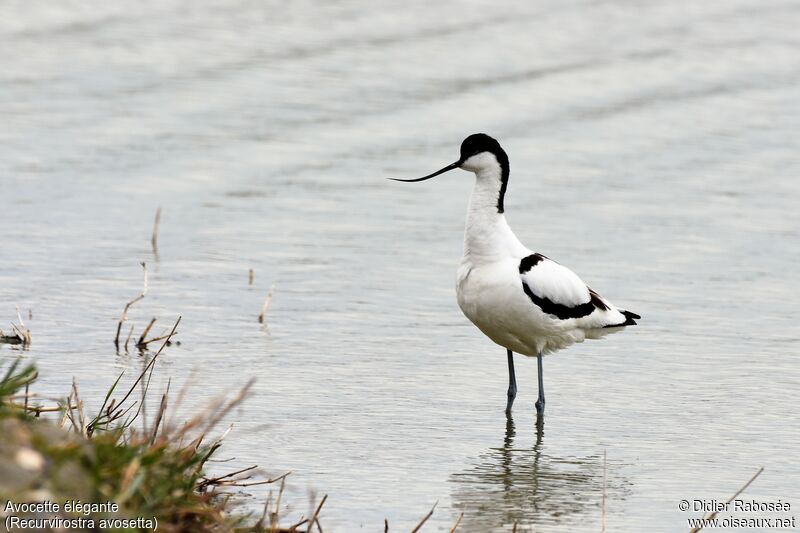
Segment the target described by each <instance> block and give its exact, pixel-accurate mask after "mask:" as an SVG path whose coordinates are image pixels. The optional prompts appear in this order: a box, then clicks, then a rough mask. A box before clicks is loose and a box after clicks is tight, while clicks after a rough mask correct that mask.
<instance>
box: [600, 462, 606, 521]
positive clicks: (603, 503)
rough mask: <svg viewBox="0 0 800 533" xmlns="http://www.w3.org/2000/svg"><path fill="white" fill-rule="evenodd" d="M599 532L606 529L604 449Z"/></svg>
mask: <svg viewBox="0 0 800 533" xmlns="http://www.w3.org/2000/svg"><path fill="white" fill-rule="evenodd" d="M600 509H601V510H600V533H605V531H606V451H605V450H603V500H602V504H601V506H600Z"/></svg>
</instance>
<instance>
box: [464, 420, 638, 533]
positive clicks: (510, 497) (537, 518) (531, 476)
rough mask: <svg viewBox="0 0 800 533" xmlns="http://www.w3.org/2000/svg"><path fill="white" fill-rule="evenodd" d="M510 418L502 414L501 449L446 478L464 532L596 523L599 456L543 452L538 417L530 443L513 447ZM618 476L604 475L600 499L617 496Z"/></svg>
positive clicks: (620, 492) (622, 485)
mask: <svg viewBox="0 0 800 533" xmlns="http://www.w3.org/2000/svg"><path fill="white" fill-rule="evenodd" d="M515 437H516V430H515V426H514V419H513V418H512V417H511V416H508V417H507V418H506V433H505V439H504V440H503V446H502V448H490V449H489V450H487V451H486V452H485V453H484V454H482V455H481V456H480V457H479V458H478V459H477V460H476V461H475V463H474V465H473V466H472V467H471V468H469V469H468V470H466V471H465V472H461V473H458V474H454V475H453V476H452V477H451V481H452V482H453V485H454V488H453V506H454V507H455V508H456V509H461V510H463V511H464V521H463V523H462V524H463V526H462V527H463V530H464V531H481V532H483V531H503V532H506V533H507V532H508V531H511V527H512V525H513V524H514V523H518V524H519V526H520V529H518V530H519V531H526V530H527V529H526V528H527V527H528V526H536V525H540V524H558V525H561V526H569V525H570V524H575V525H577V524H578V523H580V524H582V525H584V526H585V525H586V522H587V521H590V522H596V523H597V524H598V526H599V524H600V514H601V500H602V497H603V496H602V495H603V457H602V455H600V454H598V455H594V456H588V457H558V456H554V455H550V454H548V453H547V452H546V447H545V446H544V444H543V440H544V422H543V420H542V419H541V417H540V418H539V419H538V420H537V424H536V443H535V444H534V445H533V448H527V449H526V448H515V447H514V438H515ZM626 485H627V482H626V481H625V480H624V479H620V478H619V477H617V478H616V479H615V478H614V477H613V476H608V480H607V487H606V498H607V499H610V500H620V499H623V498H624V497H625V494H626V492H627V489H626Z"/></svg>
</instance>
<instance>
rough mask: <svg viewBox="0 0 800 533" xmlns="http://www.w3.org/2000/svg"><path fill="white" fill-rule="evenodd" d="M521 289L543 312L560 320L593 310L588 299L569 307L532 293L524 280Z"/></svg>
mask: <svg viewBox="0 0 800 533" xmlns="http://www.w3.org/2000/svg"><path fill="white" fill-rule="evenodd" d="M522 290H523V291H525V294H527V295H528V298H530V299H531V301H532V302H533V303H534V304H536V305H537V306H538V307H539V308H540V309H541V310H542V311H543V312H545V313H547V314H548V315H555V317H556V318H560V319H561V320H566V319H568V318H581V317H582V316H586V315H590V314H592V311H594V310H595V306H594V303H592V301H591V300H590V301H588V302H586V303H583V304H579V305H576V306H575V307H569V306H568V305H564V304H559V303H556V302H554V301H552V300H550V299H549V298H542V297H539V296H536V295H535V294H533V291H532V290H531V288H530V287H528V284H527V283H525V282H524V281H523V282H522Z"/></svg>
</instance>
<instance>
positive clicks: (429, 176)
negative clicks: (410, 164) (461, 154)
mask: <svg viewBox="0 0 800 533" xmlns="http://www.w3.org/2000/svg"><path fill="white" fill-rule="evenodd" d="M459 165H461V161H456V162H455V163H453V164H452V165H447V166H446V167H444V168H443V169H441V170H437V171H436V172H434V173H433V174H428V175H427V176H423V177H421V178H416V179H413V180H401V179H399V178H388V179H390V180H393V181H405V182H406V183H411V182H413V181H425V180H429V179H431V178H434V177H436V176H438V175H439V174H444V173H445V172H449V171H451V170H453V169H454V168H458V167H459Z"/></svg>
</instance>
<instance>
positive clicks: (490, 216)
mask: <svg viewBox="0 0 800 533" xmlns="http://www.w3.org/2000/svg"><path fill="white" fill-rule="evenodd" d="M455 168H461V169H463V170H468V171H470V172H474V173H475V187H474V189H473V190H472V196H471V198H470V201H469V207H468V209H467V223H466V228H465V230H464V256H463V257H462V258H461V264H460V266H459V268H458V276H457V284H456V293H457V295H458V305H459V307H461V311H463V313H464V315H466V317H467V318H468V319H469V320H470V321H471V322H472V323H473V324H475V325H476V326H477V327H478V329H480V330H481V331H482V332H483V333H484V334H485V335H486V336H487V337H489V338H490V339H491V340H493V341H494V342H495V343H497V344H499V345H500V346H502V347H504V348H505V349H506V355H507V358H508V401H507V404H506V412H507V413H510V412H511V406H512V404H513V403H514V398H515V397H516V395H517V380H516V376H515V374H514V357H513V356H514V354H513V352H517V353H520V354H522V355H527V356H531V357H532V356H536V359H537V367H538V375H539V399H538V400H537V401H536V411H537V413H538V414H539V415H541V414H542V413H544V382H543V377H542V355H544V354H547V353H551V352H554V351H556V350H560V349H561V348H564V347H566V346H569V345H570V344H572V343H574V342H582V341H583V340H584V339H596V338H599V337H601V336H603V335H606V334H608V333H614V332H616V331H619V330H620V329H622V328H624V327H625V326H632V325H635V324H636V322H635V319H639V318H641V317H640V316H639V315H637V314H636V313H632V312H630V311H625V310H622V309H619V308H618V307H616V306H614V305H613V304H612V303H611V302H609V301H608V300H606V299H605V298H603V297H602V296H600V295H599V294H597V293H596V292H595V291H593V290H592V289H591V288H589V287H588V286H587V285H586V284H585V283H584V282H583V281H581V279H580V278H579V277H578V276H577V275H576V274H575V273H574V272H572V271H571V270H570V269H568V268H567V267H564V266H562V265H560V264H559V263H556V262H555V261H553V260H552V259H549V258H548V257H546V256H544V255H542V254H540V253H534V252H532V251H531V250H529V249H527V248H526V247H525V246H523V245H522V243H521V242H520V241H519V239H517V236H516V235H514V232H512V231H511V228H510V227H509V226H508V223H507V222H506V217H505V214H504V208H503V199H504V198H505V194H506V188H507V186H508V175H509V165H508V156H507V155H506V153H505V151H504V150H503V149H502V148H501V147H500V143H498V142H497V141H496V140H495V139H493V138H492V137H489V136H488V135H486V134H484V133H476V134H474V135H470V136H469V137H467V138H466V139H464V142H463V143H461V156H460V157H459V158H458V161H456V162H455V163H453V164H451V165H448V166H446V167H444V168H443V169H441V170H437V171H436V172H434V173H433V174H429V175H427V176H423V177H421V178H417V179H408V180H404V179H396V178H390V179H393V180H395V181H405V182H416V181H423V180H428V179H431V178H433V177H435V176H438V175H439V174H443V173H445V172H448V171H450V170H453V169H455Z"/></svg>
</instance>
